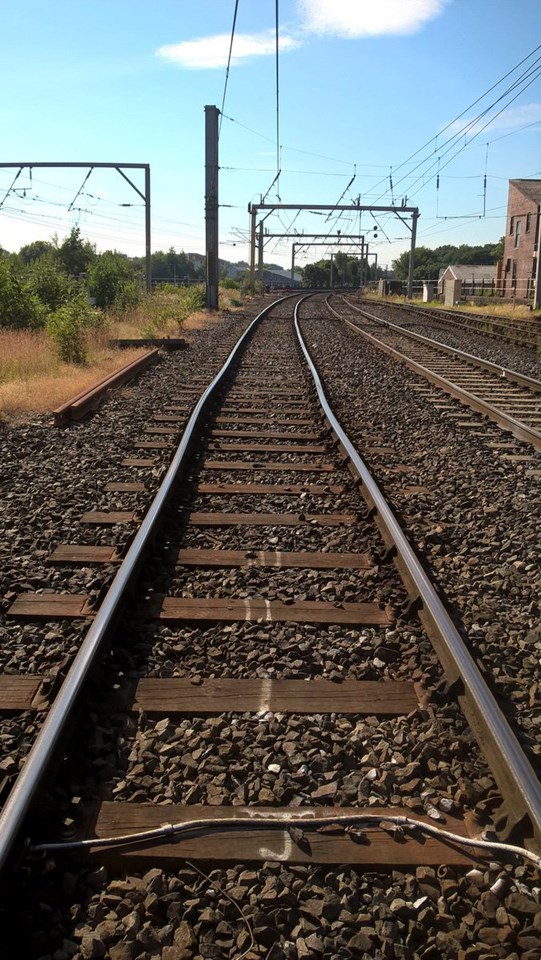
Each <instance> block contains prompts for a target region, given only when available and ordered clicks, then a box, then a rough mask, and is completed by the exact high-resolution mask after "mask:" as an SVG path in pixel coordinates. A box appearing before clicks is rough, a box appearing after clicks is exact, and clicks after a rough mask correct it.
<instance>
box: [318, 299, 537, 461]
mask: <svg viewBox="0 0 541 960" xmlns="http://www.w3.org/2000/svg"><path fill="white" fill-rule="evenodd" d="M326 303H327V308H328V309H329V310H330V311H331V313H334V315H335V317H337V318H338V319H339V320H341V321H342V323H346V324H347V325H348V327H351V329H352V330H354V331H355V333H358V334H359V335H360V336H362V337H365V339H366V340H368V341H369V342H370V343H372V344H373V345H374V346H376V347H377V348H378V350H382V351H383V352H384V353H388V354H389V356H391V357H394V358H395V359H396V360H400V361H401V362H402V363H405V364H406V366H408V367H409V368H410V370H413V371H414V372H415V373H418V374H420V375H421V376H422V377H424V378H425V379H426V380H428V381H429V382H430V383H433V384H434V385H435V386H437V387H441V389H442V390H444V391H445V393H448V394H450V395H451V396H452V397H455V398H456V399H457V400H460V401H461V402H462V403H464V404H466V405H467V406H468V407H471V408H472V410H475V411H476V412H477V413H482V414H483V415H484V416H485V417H488V418H489V419H490V420H493V421H494V422H495V423H497V424H498V426H500V427H502V428H503V429H504V430H508V431H509V432H510V433H512V434H513V436H515V437H516V438H517V439H518V440H523V441H524V442H525V443H530V444H531V445H532V446H533V447H534V449H536V450H541V433H540V432H539V430H536V429H535V428H534V427H529V426H528V424H526V423H522V422H521V421H520V420H516V419H515V418H514V417H511V416H510V415H509V414H508V413H505V412H504V411H503V410H500V409H499V408H498V407H494V406H493V405H492V404H491V403H488V402H487V401H486V400H482V399H481V397H478V396H477V395H476V394H474V393H470V392H469V390H465V389H464V388H463V387H459V386H458V384H456V383H453V381H452V380H447V379H446V378H445V377H442V376H441V375H440V374H439V373H434V371H433V370H430V368H429V367H425V366H424V365H423V364H421V363H418V362H417V360H413V359H412V358H411V357H408V356H406V354H404V353H400V351H399V350H396V349H395V347H391V346H390V345H389V344H387V343H384V342H383V341H382V340H378V338H377V337H375V336H374V335H373V334H371V333H368V331H367V330H362V329H361V328H360V327H358V326H357V324H355V323H353V322H352V321H351V320H348V319H347V317H343V316H342V315H341V314H340V313H338V311H337V310H335V309H334V308H333V307H331V305H330V304H329V303H328V301H326ZM360 312H361V313H363V314H364V311H360ZM367 317H368V319H370V320H376V321H377V322H378V323H380V324H381V325H382V326H388V327H391V328H393V327H394V328H395V329H397V330H398V331H399V332H400V333H403V334H406V335H407V334H408V333H409V331H404V330H403V329H402V328H400V327H396V325H395V324H392V323H389V322H388V321H387V320H380V319H379V317H373V316H372V315H371V314H367ZM414 336H419V335H418V334H414ZM423 339H425V338H423ZM432 342H433V341H429V343H430V344H431V345H432ZM437 346H438V347H439V344H438V345H437ZM465 356H469V354H465ZM474 359H475V358H474ZM482 362H483V363H487V362H488V361H482ZM496 370H498V371H501V370H502V368H501V367H496ZM510 372H514V371H510ZM516 376H522V375H521V374H516ZM526 379H529V378H528V377H526ZM533 382H534V383H537V382H538V381H536V380H534V381H533Z"/></svg>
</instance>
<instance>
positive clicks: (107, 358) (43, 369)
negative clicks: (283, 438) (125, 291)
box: [0, 288, 243, 422]
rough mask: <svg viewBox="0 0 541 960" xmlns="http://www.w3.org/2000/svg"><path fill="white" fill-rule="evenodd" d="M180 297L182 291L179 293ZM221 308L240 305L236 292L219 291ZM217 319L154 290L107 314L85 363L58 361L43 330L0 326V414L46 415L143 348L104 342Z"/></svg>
mask: <svg viewBox="0 0 541 960" xmlns="http://www.w3.org/2000/svg"><path fill="white" fill-rule="evenodd" d="M184 295H185V291H184ZM220 309H221V310H224V311H228V312H235V311H236V310H241V309H243V305H242V303H241V302H240V294H239V291H238V290H220ZM221 319H222V317H221V313H220V312H219V311H218V312H216V313H214V312H212V313H211V312H210V311H208V310H201V309H196V310H192V311H191V312H189V310H188V309H187V308H186V306H185V304H184V302H183V291H182V288H180V292H179V293H178V294H177V292H176V291H165V292H162V291H158V292H157V293H155V294H153V296H152V298H151V299H147V300H144V301H143V302H142V303H141V305H140V306H138V307H135V308H133V309H132V310H129V311H126V313H124V314H123V315H122V316H115V315H114V314H110V315H109V316H108V318H107V323H106V324H104V325H103V327H102V328H98V329H95V330H93V331H92V332H91V333H90V334H89V337H88V363H87V364H86V365H85V366H84V367H79V366H74V365H72V364H67V363H62V361H61V360H59V359H58V356H57V354H56V350H55V345H54V343H53V341H52V340H50V339H49V338H48V337H47V335H46V334H45V333H44V332H43V331H39V332H31V331H29V330H3V329H2V328H0V418H2V417H3V418H4V419H6V420H9V421H10V422H14V421H17V420H25V419H28V417H29V416H30V415H32V414H37V413H47V412H49V411H51V410H54V409H55V408H56V407H58V406H60V405H61V404H62V403H65V402H66V400H69V399H71V397H74V396H75V395H76V394H78V393H81V392H82V391H83V390H86V389H88V388H89V387H91V386H93V385H94V384H95V383H96V382H97V381H98V380H101V379H102V378H103V377H105V376H107V374H109V373H113V372H114V371H115V370H117V369H118V368H119V367H121V366H124V364H126V363H129V362H130V361H131V360H134V359H135V357H137V356H139V355H140V354H141V353H142V352H143V351H142V350H139V349H135V348H134V349H130V350H117V349H115V348H113V347H110V346H109V345H108V341H109V340H110V339H112V340H120V339H123V338H133V337H151V336H152V337H161V336H163V337H167V336H169V337H174V336H179V335H182V332H183V330H200V329H202V328H204V327H208V326H215V325H217V324H219V323H220V321H221Z"/></svg>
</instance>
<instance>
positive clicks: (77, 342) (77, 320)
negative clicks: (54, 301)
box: [45, 293, 99, 364]
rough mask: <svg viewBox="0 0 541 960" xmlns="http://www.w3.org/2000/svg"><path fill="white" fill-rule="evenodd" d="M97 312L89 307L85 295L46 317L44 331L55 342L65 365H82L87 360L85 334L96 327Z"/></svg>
mask: <svg viewBox="0 0 541 960" xmlns="http://www.w3.org/2000/svg"><path fill="white" fill-rule="evenodd" d="M96 313H97V311H94V310H93V309H92V307H90V306H89V304H88V301H87V298H86V295H85V294H83V293H80V294H79V296H78V297H77V298H76V299H74V300H70V302H69V303H65V304H63V305H62V306H61V307H59V308H58V310H55V311H54V312H53V313H50V314H49V316H48V317H47V322H46V325H45V329H46V331H47V333H48V334H49V336H50V337H52V339H53V340H54V341H55V343H56V346H57V351H58V356H59V357H60V359H61V360H63V361H64V362H65V363H77V364H84V363H86V360H87V347H86V334H87V331H88V330H89V329H90V328H91V327H92V326H95V325H97V321H98V319H99V318H98V317H97V316H96Z"/></svg>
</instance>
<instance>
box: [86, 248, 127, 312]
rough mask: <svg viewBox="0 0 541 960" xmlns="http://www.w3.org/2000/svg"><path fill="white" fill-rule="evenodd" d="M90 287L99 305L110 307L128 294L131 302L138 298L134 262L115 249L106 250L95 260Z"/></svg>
mask: <svg viewBox="0 0 541 960" xmlns="http://www.w3.org/2000/svg"><path fill="white" fill-rule="evenodd" d="M89 287H90V293H91V294H92V296H93V297H95V299H96V306H97V307H102V308H105V307H110V306H112V305H113V304H114V303H115V302H119V301H120V300H121V299H124V300H125V299H126V296H127V298H128V300H129V302H130V303H133V302H137V299H138V295H137V284H136V283H135V279H134V268H133V266H132V264H131V263H130V261H129V260H128V258H127V257H125V256H124V254H122V253H117V252H116V251H113V250H106V251H105V253H102V254H101V255H100V256H98V257H96V259H95V260H94V263H93V264H92V266H91V267H90V271H89Z"/></svg>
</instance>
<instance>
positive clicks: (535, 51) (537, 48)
mask: <svg viewBox="0 0 541 960" xmlns="http://www.w3.org/2000/svg"><path fill="white" fill-rule="evenodd" d="M538 50H541V44H538V45H537V46H536V47H534V49H533V50H532V51H531V52H530V53H528V54H527V56H525V57H524V58H523V59H522V60H520V61H519V62H518V63H516V64H515V66H514V67H512V68H511V69H510V70H508V71H507V73H505V74H504V75H503V76H502V77H500V78H499V80H497V81H496V82H495V83H493V84H492V86H490V87H489V88H488V89H487V90H485V92H484V93H482V94H481V95H480V96H479V97H477V98H476V99H475V100H474V101H473V102H472V103H470V104H469V106H467V107H465V109H464V110H462V111H461V113H459V114H458V115H457V116H456V117H455V118H454V119H453V120H450V121H449V123H447V124H446V125H445V126H444V127H443V129H442V130H439V131H438V133H436V134H435V135H434V136H433V137H431V138H430V139H429V140H427V141H426V143H424V144H423V145H422V146H421V147H419V148H418V149H417V150H415V151H414V152H413V153H411V154H410V155H409V157H407V158H406V160H403V161H402V163H400V164H399V165H398V166H397V167H395V173H396V171H397V170H400V169H402V167H405V166H406V164H408V163H410V161H411V160H413V159H414V158H415V157H416V156H418V154H419V153H421V152H422V151H423V150H426V148H427V147H429V146H430V145H431V144H433V143H435V144H436V146H435V148H434V152H435V151H436V149H437V141H438V139H439V137H440V136H441V134H442V133H445V131H446V130H448V129H449V128H450V127H452V126H453V124H455V123H457V122H458V121H459V120H461V119H462V117H464V116H465V114H466V113H468V112H469V111H470V110H473V108H474V107H476V106H477V104H478V103H480V102H481V101H482V100H484V99H485V97H488V95H489V94H490V93H492V91H493V90H495V89H496V87H499V86H500V84H501V83H503V82H504V80H507V78H508V77H510V76H511V74H513V73H514V72H515V71H516V70H518V68H519V67H521V66H522V65H523V64H524V63H526V61H527V60H530V59H531V57H533V55H534V54H535V53H537V51H538ZM384 182H385V181H384V180H380V181H379V182H378V183H376V184H375V185H374V187H373V188H372V189H374V190H375V189H377V187H379V185H380V184H381V183H384Z"/></svg>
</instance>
